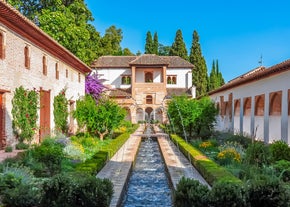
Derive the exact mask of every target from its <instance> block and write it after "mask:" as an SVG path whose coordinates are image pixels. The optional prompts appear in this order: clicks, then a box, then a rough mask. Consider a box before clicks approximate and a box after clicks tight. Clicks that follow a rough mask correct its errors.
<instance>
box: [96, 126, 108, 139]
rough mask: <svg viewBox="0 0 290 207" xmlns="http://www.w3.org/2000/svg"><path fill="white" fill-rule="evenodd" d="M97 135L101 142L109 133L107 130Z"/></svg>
mask: <svg viewBox="0 0 290 207" xmlns="http://www.w3.org/2000/svg"><path fill="white" fill-rule="evenodd" d="M97 133H98V135H99V136H100V140H101V141H103V140H104V137H105V135H106V134H108V133H109V131H108V129H106V131H104V132H103V133H101V132H99V131H98V132H97Z"/></svg>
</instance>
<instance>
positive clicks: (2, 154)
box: [0, 150, 23, 162]
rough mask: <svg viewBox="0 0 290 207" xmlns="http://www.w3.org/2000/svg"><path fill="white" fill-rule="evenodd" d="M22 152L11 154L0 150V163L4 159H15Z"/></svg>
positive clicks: (16, 151)
mask: <svg viewBox="0 0 290 207" xmlns="http://www.w3.org/2000/svg"><path fill="white" fill-rule="evenodd" d="M22 151H23V150H13V151H12V152H5V151H4V150H0V162H3V161H4V160H5V159H6V158H12V157H15V156H16V155H17V154H18V153H19V152H22Z"/></svg>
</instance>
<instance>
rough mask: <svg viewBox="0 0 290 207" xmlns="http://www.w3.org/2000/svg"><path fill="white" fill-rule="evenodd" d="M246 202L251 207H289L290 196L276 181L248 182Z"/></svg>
mask: <svg viewBox="0 0 290 207" xmlns="http://www.w3.org/2000/svg"><path fill="white" fill-rule="evenodd" d="M248 184H249V185H248V187H247V189H246V190H247V192H248V201H249V204H250V206H251V207H260V206H263V207H273V206H279V207H289V205H290V201H289V199H290V194H289V191H287V189H286V188H285V186H284V185H283V184H282V183H281V182H280V181H279V180H278V179H264V180H250V182H249V183H248Z"/></svg>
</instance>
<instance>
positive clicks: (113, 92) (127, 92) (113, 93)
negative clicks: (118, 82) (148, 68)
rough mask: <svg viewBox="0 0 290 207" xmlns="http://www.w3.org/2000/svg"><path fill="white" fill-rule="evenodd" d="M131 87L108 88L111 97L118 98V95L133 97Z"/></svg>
mask: <svg viewBox="0 0 290 207" xmlns="http://www.w3.org/2000/svg"><path fill="white" fill-rule="evenodd" d="M131 93H132V92H131V88H127V89H121V88H114V89H110V90H108V94H109V96H110V97H112V98H114V97H116V98H118V97H126V98H128V97H131V95H132V94H131Z"/></svg>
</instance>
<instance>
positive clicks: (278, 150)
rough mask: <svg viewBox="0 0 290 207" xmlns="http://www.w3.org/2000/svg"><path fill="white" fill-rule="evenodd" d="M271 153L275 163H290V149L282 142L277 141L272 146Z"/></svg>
mask: <svg viewBox="0 0 290 207" xmlns="http://www.w3.org/2000/svg"><path fill="white" fill-rule="evenodd" d="M270 151H271V155H272V159H273V161H274V162H275V161H278V160H288V161H290V147H289V146H288V144H287V143H286V142H284V141H282V140H279V141H275V142H273V143H272V144H271V145H270Z"/></svg>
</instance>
